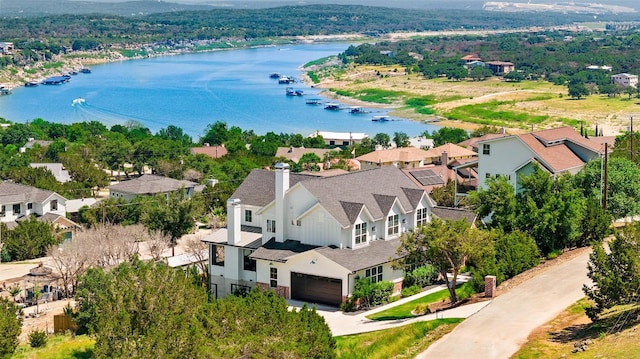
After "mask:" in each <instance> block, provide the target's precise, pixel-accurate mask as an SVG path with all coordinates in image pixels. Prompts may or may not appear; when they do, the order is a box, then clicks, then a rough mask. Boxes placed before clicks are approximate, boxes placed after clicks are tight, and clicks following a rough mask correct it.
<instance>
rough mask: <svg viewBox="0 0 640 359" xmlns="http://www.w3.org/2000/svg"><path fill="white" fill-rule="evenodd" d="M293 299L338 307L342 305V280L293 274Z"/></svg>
mask: <svg viewBox="0 0 640 359" xmlns="http://www.w3.org/2000/svg"><path fill="white" fill-rule="evenodd" d="M291 298H292V299H297V300H302V301H305V302H311V303H323V304H330V305H335V306H338V305H340V303H342V280H341V279H335V278H327V277H318V276H315V275H309V274H302V273H294V272H292V273H291Z"/></svg>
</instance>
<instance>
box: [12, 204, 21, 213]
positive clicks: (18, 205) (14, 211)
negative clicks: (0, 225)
mask: <svg viewBox="0 0 640 359" xmlns="http://www.w3.org/2000/svg"><path fill="white" fill-rule="evenodd" d="M13 214H20V203H18V204H14V205H13Z"/></svg>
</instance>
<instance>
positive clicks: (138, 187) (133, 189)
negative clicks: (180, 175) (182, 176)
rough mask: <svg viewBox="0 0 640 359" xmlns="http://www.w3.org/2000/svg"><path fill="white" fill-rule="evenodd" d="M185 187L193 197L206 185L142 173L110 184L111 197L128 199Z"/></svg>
mask: <svg viewBox="0 0 640 359" xmlns="http://www.w3.org/2000/svg"><path fill="white" fill-rule="evenodd" d="M182 188H184V189H185V191H186V195H187V197H191V196H192V195H193V193H194V192H196V191H202V189H203V188H204V186H202V185H199V184H198V183H195V182H191V181H185V180H176V179H173V178H169V177H163V176H157V175H142V176H140V177H138V178H136V179H132V180H129V181H123V182H120V183H116V184H112V185H111V186H108V187H107V189H108V190H109V197H111V198H124V199H125V200H127V201H130V200H132V199H134V198H135V197H136V196H153V195H156V194H160V193H169V192H174V191H177V190H180V189H182Z"/></svg>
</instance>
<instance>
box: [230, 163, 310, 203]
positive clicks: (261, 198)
mask: <svg viewBox="0 0 640 359" xmlns="http://www.w3.org/2000/svg"><path fill="white" fill-rule="evenodd" d="M310 178H316V177H315V176H310V175H301V174H297V173H290V174H289V188H291V187H293V186H294V185H295V184H296V183H298V182H300V181H302V180H305V179H310ZM275 197H276V173H275V172H274V171H268V170H253V171H251V172H250V173H249V175H248V176H247V178H245V180H244V181H242V184H240V186H239V187H238V188H237V189H236V190H235V192H233V194H232V195H231V198H238V199H240V200H241V201H242V204H246V205H250V206H258V207H264V206H266V205H268V204H269V203H271V202H272V201H273V199H274V198H275Z"/></svg>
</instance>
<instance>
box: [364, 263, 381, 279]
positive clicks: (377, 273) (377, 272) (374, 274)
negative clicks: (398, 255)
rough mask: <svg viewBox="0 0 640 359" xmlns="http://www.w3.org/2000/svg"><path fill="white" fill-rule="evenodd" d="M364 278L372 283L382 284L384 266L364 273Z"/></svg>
mask: <svg viewBox="0 0 640 359" xmlns="http://www.w3.org/2000/svg"><path fill="white" fill-rule="evenodd" d="M364 277H365V278H368V279H369V280H370V281H371V283H378V282H382V266H377V267H372V268H369V269H367V270H365V271H364Z"/></svg>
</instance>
